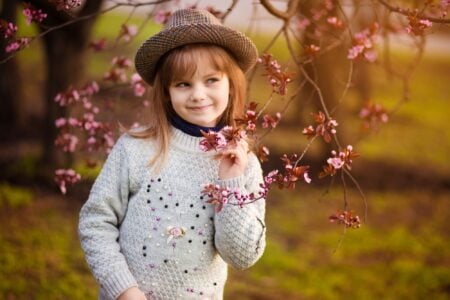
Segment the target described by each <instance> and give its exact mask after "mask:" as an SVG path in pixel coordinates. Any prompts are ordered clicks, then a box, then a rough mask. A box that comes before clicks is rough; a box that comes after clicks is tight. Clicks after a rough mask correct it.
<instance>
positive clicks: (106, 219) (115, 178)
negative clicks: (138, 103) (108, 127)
mask: <svg viewBox="0 0 450 300" xmlns="http://www.w3.org/2000/svg"><path fill="white" fill-rule="evenodd" d="M125 139H126V137H125V136H122V137H121V138H120V139H119V140H118V142H117V143H116V145H114V147H113V149H112V150H111V152H110V154H109V156H108V158H107V160H106V162H105V164H104V165H103V168H102V170H101V172H100V174H99V176H98V177H97V179H96V180H95V183H94V185H93V187H92V189H91V192H90V195H89V198H88V200H87V201H86V203H85V204H84V205H83V207H82V208H81V212H80V220H79V227H78V233H79V238H80V241H81V247H82V248H83V250H84V253H85V256H86V260H87V263H88V265H89V267H90V268H91V270H92V273H93V274H94V276H95V278H96V279H97V281H98V282H99V284H100V286H101V288H102V289H103V290H104V292H105V293H106V294H107V295H108V297H109V298H111V299H116V298H117V297H118V296H119V295H120V294H121V293H122V292H123V291H125V290H126V289H128V288H130V287H132V286H137V283H136V280H135V278H134V277H133V275H132V274H131V272H130V270H129V268H128V265H127V262H126V261H125V257H124V256H123V255H122V253H121V251H120V245H119V243H118V238H119V225H120V223H121V222H122V220H123V218H124V216H125V212H126V209H127V203H128V193H129V190H128V186H129V179H128V159H127V154H126V151H125V146H124V142H125Z"/></svg>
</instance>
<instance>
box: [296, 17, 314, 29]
mask: <svg viewBox="0 0 450 300" xmlns="http://www.w3.org/2000/svg"><path fill="white" fill-rule="evenodd" d="M310 24H311V21H310V20H309V19H307V18H304V19H301V20H299V21H298V22H297V29H298V30H304V29H305V28H306V27H308V26H309V25H310Z"/></svg>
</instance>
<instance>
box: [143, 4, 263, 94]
mask: <svg viewBox="0 0 450 300" xmlns="http://www.w3.org/2000/svg"><path fill="white" fill-rule="evenodd" d="M193 43H209V44H215V45H218V46H221V47H223V48H225V49H227V50H228V51H229V52H230V53H232V54H233V56H234V58H235V59H236V62H237V63H238V65H239V66H240V68H241V69H242V70H243V71H244V72H246V71H248V70H249V69H250V68H252V67H253V66H254V65H255V63H256V60H257V57H258V51H257V50H256V47H255V45H254V44H253V42H252V41H251V40H250V39H249V38H248V37H246V36H245V35H244V34H243V33H241V32H239V31H236V30H233V29H231V28H229V27H226V26H224V25H222V24H221V22H220V21H219V20H218V19H217V18H216V17H214V16H213V15H212V14H211V13H209V12H208V11H206V10H199V9H180V10H177V11H175V12H174V13H173V14H172V16H171V17H170V18H169V20H168V21H167V23H166V25H165V26H164V28H163V29H162V30H161V31H160V32H159V33H157V34H155V35H154V36H152V37H150V38H149V39H148V40H146V41H145V42H144V43H143V44H142V45H141V47H140V48H139V49H138V51H137V53H136V57H135V65H136V70H137V72H138V73H139V75H141V77H142V78H143V79H144V80H145V81H146V82H147V83H149V84H150V85H152V84H153V80H154V78H155V73H156V64H157V62H158V60H159V59H160V58H161V57H162V56H163V55H164V54H165V53H166V52H168V51H170V50H172V49H174V48H176V47H179V46H182V45H186V44H193Z"/></svg>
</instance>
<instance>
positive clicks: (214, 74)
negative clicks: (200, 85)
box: [203, 71, 222, 78]
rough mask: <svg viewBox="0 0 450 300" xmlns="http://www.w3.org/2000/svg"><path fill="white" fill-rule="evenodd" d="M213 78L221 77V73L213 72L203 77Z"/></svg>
mask: <svg viewBox="0 0 450 300" xmlns="http://www.w3.org/2000/svg"><path fill="white" fill-rule="evenodd" d="M213 76H222V72H220V71H214V72H212V73H209V74H206V75H205V76H203V77H204V78H206V77H213Z"/></svg>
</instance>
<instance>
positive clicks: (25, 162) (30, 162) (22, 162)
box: [6, 155, 39, 179]
mask: <svg viewBox="0 0 450 300" xmlns="http://www.w3.org/2000/svg"><path fill="white" fill-rule="evenodd" d="M38 166H39V158H38V157H37V156H35V155H26V156H23V157H21V158H20V159H19V160H17V161H14V162H12V163H11V164H9V165H7V167H6V173H7V174H10V175H12V176H21V177H22V178H26V179H33V178H35V177H36V175H37V172H38Z"/></svg>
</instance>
